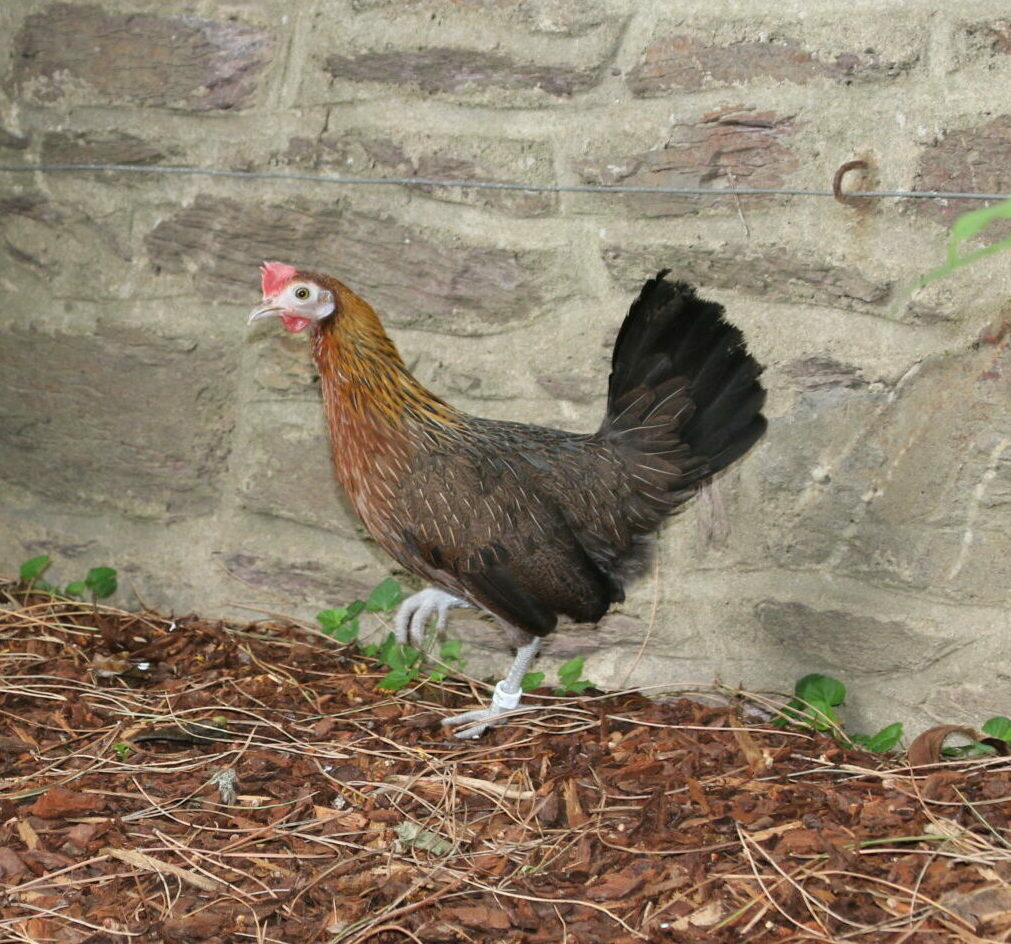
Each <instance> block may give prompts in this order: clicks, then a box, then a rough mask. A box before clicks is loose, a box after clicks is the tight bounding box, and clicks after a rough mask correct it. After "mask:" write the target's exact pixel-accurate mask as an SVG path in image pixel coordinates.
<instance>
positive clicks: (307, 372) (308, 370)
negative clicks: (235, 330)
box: [252, 333, 319, 403]
mask: <svg viewBox="0 0 1011 944" xmlns="http://www.w3.org/2000/svg"><path fill="white" fill-rule="evenodd" d="M252 376H253V380H254V381H255V382H256V384H257V385H258V386H259V387H261V388H262V389H263V390H265V391H268V392H269V393H270V394H272V395H274V396H277V397H284V398H288V397H292V398H297V399H302V400H310V401H312V402H314V403H315V402H318V401H319V377H318V376H317V374H316V368H315V366H314V365H313V361H312V354H311V352H310V351H309V344H308V341H307V339H306V337H305V335H291V334H286V333H285V334H278V335H276V336H272V337H271V339H270V343H269V344H260V345H257V347H256V361H255V363H254V364H253V371H252Z"/></svg>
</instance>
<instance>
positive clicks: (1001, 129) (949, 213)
mask: <svg viewBox="0 0 1011 944" xmlns="http://www.w3.org/2000/svg"><path fill="white" fill-rule="evenodd" d="M1009 150H1011V115H998V116H997V117H996V118H993V119H992V120H990V121H987V122H984V123H983V124H978V125H971V126H969V127H965V128H959V129H957V130H951V131H948V132H947V134H945V135H944V136H943V137H940V138H938V139H937V140H936V141H934V142H933V143H932V144H930V145H928V146H927V147H926V148H924V149H923V152H922V153H921V155H920V160H919V163H918V166H917V170H916V184H915V187H914V189H915V190H942V191H947V192H949V193H1011V165H1009V164H1008V160H1007V156H1008V152H1009ZM913 204H914V205H913V208H912V210H913V212H915V213H917V214H919V215H920V216H924V217H927V218H928V219H933V220H937V221H938V222H939V223H942V224H944V225H945V226H948V225H950V224H951V223H953V222H954V221H955V220H956V219H957V218H958V217H959V216H961V215H962V214H963V213H967V212H969V211H970V210H979V209H981V208H982V207H983V206H987V205H988V204H985V203H981V202H980V201H979V200H915V201H913ZM1007 231H1008V229H1007V225H1006V224H1005V225H1001V224H999V223H998V224H997V225H991V226H990V227H989V228H988V230H987V233H988V237H989V236H993V235H994V234H997V233H1000V235H1002V236H1003V235H1006V234H1007Z"/></svg>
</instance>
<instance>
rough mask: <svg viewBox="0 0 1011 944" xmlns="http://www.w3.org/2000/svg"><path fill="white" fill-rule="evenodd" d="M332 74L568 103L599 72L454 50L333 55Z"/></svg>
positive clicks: (436, 90) (329, 69)
mask: <svg viewBox="0 0 1011 944" xmlns="http://www.w3.org/2000/svg"><path fill="white" fill-rule="evenodd" d="M326 69H327V72H328V73H329V74H330V75H331V76H333V78H335V79H341V80H343V81H349V82H383V83H387V84H394V83H395V84H398V85H413V86H416V87H417V88H419V89H420V90H421V91H422V92H426V93H428V94H435V93H439V92H443V93H454V94H459V93H462V92H467V91H471V90H480V89H489V88H491V89H511V90H539V91H542V92H544V93H545V94H546V95H550V96H554V97H556V98H559V97H560V98H568V97H569V96H572V95H575V94H576V93H578V92H585V91H586V90H587V89H590V88H593V86H595V85H596V84H597V83H598V82H599V80H600V73H599V71H598V70H595V69H585V68H579V67H576V66H570V65H563V64H557V65H546V64H540V63H533V62H523V61H520V60H517V59H514V58H512V57H511V56H507V55H505V54H504V53H497V52H481V51H479V50H476V49H455V48H453V47H449V46H443V47H436V48H429V49H420V50H396V51H390V52H378V51H375V52H363V53H359V54H358V55H355V56H341V55H337V54H334V55H331V56H329V57H328V58H327V60H326Z"/></svg>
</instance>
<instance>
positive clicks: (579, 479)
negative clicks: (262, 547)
mask: <svg viewBox="0 0 1011 944" xmlns="http://www.w3.org/2000/svg"><path fill="white" fill-rule="evenodd" d="M261 275H262V289H263V303H262V304H261V305H259V306H257V307H256V308H255V309H254V310H253V312H252V313H251V315H250V319H249V320H250V323H252V322H256V321H259V320H261V319H264V318H269V317H278V318H280V319H281V322H282V323H283V325H284V328H285V329H286V330H287V331H290V332H300V331H306V330H307V331H308V332H309V335H310V340H311V344H312V351H313V356H314V358H315V361H316V368H317V370H318V372H319V377H320V381H321V384H322V394H323V406H324V409H325V411H326V418H327V422H328V425H329V429H330V441H331V452H332V456H333V463H334V467H335V469H336V471H337V477H338V478H339V480H340V482H341V484H342V485H343V487H344V489H345V491H346V492H347V495H348V497H349V499H350V500H351V502H352V504H353V505H354V507H355V509H356V510H357V512H358V514H359V515H360V516H361V519H362V521H363V523H364V524H365V526H366V527H367V528H368V530H369V531H370V533H371V534H372V535H373V537H374V538H375V539H376V541H377V542H378V543H379V545H380V546H381V547H382V548H383V549H384V550H385V551H386V552H387V553H388V554H389V555H390V556H391V557H392V558H394V560H396V561H397V562H399V563H400V564H401V565H402V566H403V567H405V568H406V569H407V570H409V571H411V572H412V573H414V574H417V575H419V576H420V577H422V578H424V579H425V580H426V581H428V582H429V583H431V584H432V587H431V588H429V589H427V590H422V591H421V592H419V593H416V594H414V595H413V596H411V597H409V598H408V599H406V600H405V601H404V602H403V603H402V604H401V606H400V609H399V610H398V612H397V614H396V618H395V629H396V635H397V639H398V640H400V641H401V642H408V641H409V642H411V643H413V644H414V645H420V643H421V642H422V640H423V637H424V632H425V627H426V624H427V623H428V620H429V619H430V618H431V617H432V616H436V617H437V620H438V627H439V628H440V629H441V628H442V627H443V626H444V625H445V621H446V614H447V612H448V611H449V610H450V609H451V608H453V607H458V606H474V607H477V608H478V609H481V610H484V611H485V612H487V613H490V614H492V615H493V616H495V617H496V618H497V619H498V620H499V621H500V622H501V623H502V624H503V625H504V626H505V627H506V629H507V630H508V632H509V636H510V639H511V641H512V643H513V645H514V646H516V648H517V652H516V658H515V660H514V661H513V664H512V667H511V668H510V670H509V672H508V674H507V675H506V677H505V678H504V679H503V680H502V681H500V682H499V683H498V685H496V687H495V690H494V695H493V698H492V701H491V704H490V705H489V706H488V707H486V708H481V709H478V710H476V711H469V712H466V713H464V714H462V715H458V716H456V717H452V718H447V719H446V720H445V721H444V722H443V723H444V724H446V725H449V726H451V727H456V728H460V729H461V730H460V731H458V732H457V735H458V736H459V737H478V736H479V735H480V734H482V733H483V732H484V731H485V729H486V728H487V727H488V726H489V725H490V724H495V723H497V722H498V721H500V720H501V716H502V715H503V714H504V713H506V712H509V711H512V710H513V709H515V708H516V707H517V706H518V705H519V704H520V697H521V686H520V683H521V681H522V679H523V676H524V675H525V673H526V672H527V669H528V668H529V666H530V663H531V662H532V660H533V658H534V656H535V655H536V654H537V651H538V647H539V646H540V643H541V640H542V639H543V637H544V636H546V635H548V634H549V633H550V632H552V630H554V629H555V626H556V623H557V622H558V618H559V617H560V616H565V617H568V618H570V619H571V620H574V621H576V622H579V623H595V622H596V621H598V620H599V619H600V618H601V617H602V616H603V615H604V613H605V612H607V610H608V608H609V607H610V606H611V604H613V603H616V602H618V601H621V600H622V599H624V585H625V582H626V579H627V577H628V574H629V573H630V571H631V570H632V569H634V564H635V562H636V561H637V559H638V558H640V557H641V556H642V554H643V551H644V539H645V538H647V536H648V535H650V534H651V532H653V531H655V530H656V528H657V527H658V526H659V525H660V523H661V522H662V521H663V520H664V518H666V517H667V516H668V515H670V514H671V513H672V512H674V511H675V510H676V509H678V508H679V507H680V506H682V505H683V504H684V503H685V502H687V501H688V500H689V499H690V498H691V497H692V495H693V494H694V493H695V491H696V490H697V488H698V486H699V485H700V484H702V483H704V482H706V481H707V480H708V479H709V478H711V477H712V476H713V475H715V474H716V473H717V472H719V471H720V470H721V469H724V468H726V467H727V466H728V465H730V463H732V462H734V460H736V459H738V458H740V457H741V456H742V455H744V453H745V452H747V451H748V449H750V448H751V446H752V445H754V443H755V442H756V441H757V440H758V439H759V437H760V436H761V435H762V433H763V431H764V430H765V419H764V418H763V416H762V414H761V409H762V406H763V404H764V401H765V391H764V390H763V388H762V386H761V385H760V383H759V381H758V378H759V375H760V374H761V371H762V368H761V367H760V366H759V364H758V363H757V361H756V360H755V359H754V358H753V357H752V356H751V355H749V354H748V352H747V349H746V347H745V344H744V341H743V338H742V335H741V332H740V331H739V330H738V329H737V328H736V327H734V326H733V325H731V324H729V323H727V321H725V320H724V318H723V309H722V307H721V306H719V305H717V304H714V303H713V302H708V301H704V300H702V299H700V298H699V297H698V296H697V295H696V294H695V292H694V290H693V289H692V288H690V287H689V286H687V285H685V284H684V283H680V282H670V281H668V280H667V279H666V276H667V270H664V271H662V272H660V273H659V274H658V275H657V277H656V278H653V279H650V280H648V281H647V282H646V283H645V285H644V286H643V288H642V291H641V292H640V293H639V297H638V298H637V299H636V300H635V301H634V302H633V303H632V306H631V308H630V309H629V312H628V315H627V316H626V318H625V321H624V323H623V324H622V326H621V330H620V331H619V333H618V338H617V341H616V343H615V346H614V355H613V359H612V366H611V376H610V382H609V385H608V392H607V409H606V412H605V415H604V419H603V422H602V423H601V425H600V428H599V429H598V430H597V431H596V432H595V433H590V434H587V435H580V434H576V433H567V432H562V431H561V430H556V429H547V428H544V427H540V426H531V425H527V424H525V423H511V422H505V421H503V420H490V419H482V418H481V417H477V416H471V415H469V414H467V413H464V412H462V411H460V410H458V409H456V408H454V407H452V406H450V405H449V404H448V403H446V402H445V401H444V400H442V399H440V398H439V397H437V396H436V395H435V394H433V393H431V392H430V391H429V390H427V389H425V387H423V386H422V385H421V383H419V382H418V380H417V379H415V377H414V376H413V375H412V374H411V373H410V372H409V371H408V369H407V367H406V366H405V364H404V362H403V360H402V359H401V358H400V355H399V354H398V352H397V349H396V347H395V346H394V345H393V342H392V341H391V340H390V339H389V337H388V336H387V335H386V332H385V331H384V330H383V327H382V325H381V324H380V321H379V318H378V317H377V315H376V313H375V312H374V311H373V310H372V308H371V307H370V306H369V304H368V303H367V302H365V301H364V300H363V299H361V298H360V297H359V296H358V295H356V294H355V293H354V292H352V291H351V290H350V289H349V288H348V287H347V286H346V285H344V284H343V283H341V282H339V281H337V279H334V278H331V277H329V276H326V275H321V274H318V273H315V272H308V271H300V270H298V269H295V268H294V267H292V266H289V265H284V264H282V263H279V262H268V263H265V264H264V265H263V267H262V269H261Z"/></svg>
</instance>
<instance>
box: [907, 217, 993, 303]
mask: <svg viewBox="0 0 1011 944" xmlns="http://www.w3.org/2000/svg"><path fill="white" fill-rule="evenodd" d="M997 220H1011V199H1009V200H1003V201H1002V202H1000V203H997V204H995V205H994V206H989V207H983V209H981V210H971V211H970V212H968V213H963V214H962V215H961V216H960V217H959V218H958V219H957V220H955V222H954V223H952V225H951V229H950V230H949V232H948V257H947V259H946V260H945V261H944V263H943V264H942V265H939V266H938V267H937V268H936V269H932V270H931V271H930V272H928V273H926V275H922V276H920V278H919V279H917V280H916V282H915V283H914V284H913V289H912V290H913V291H916V290H917V289H920V288H923V286H924V285H929V284H930V283H931V282H934V281H936V280H937V279H940V278H943V277H944V276H946V275H951V273H952V272H955V271H956V270H957V269H961V268H962V267H963V266H967V265H969V264H970V263H972V262H976V261H977V260H979V259H982V258H984V257H985V256H989V255H992V254H993V253H995V252H1000V250H1002V249H1011V236H1006V237H1005V238H1004V239H1001V240H998V241H997V242H995V243H990V244H989V245H987V246H983V247H981V248H979V249H974V250H972V251H970V252H963V251H962V244H963V243H964V242H965V241H966V240H968V239H972V238H973V237H974V236H978V235H980V233H982V232H983V230H985V229H986V228H987V227H988V226H989V225H990V224H991V223H993V222H995V221H997Z"/></svg>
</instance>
